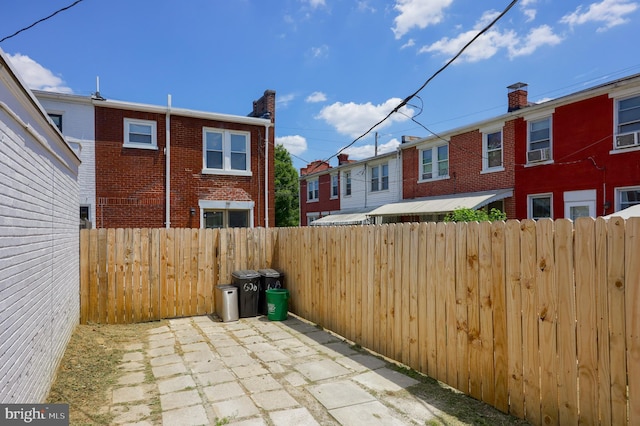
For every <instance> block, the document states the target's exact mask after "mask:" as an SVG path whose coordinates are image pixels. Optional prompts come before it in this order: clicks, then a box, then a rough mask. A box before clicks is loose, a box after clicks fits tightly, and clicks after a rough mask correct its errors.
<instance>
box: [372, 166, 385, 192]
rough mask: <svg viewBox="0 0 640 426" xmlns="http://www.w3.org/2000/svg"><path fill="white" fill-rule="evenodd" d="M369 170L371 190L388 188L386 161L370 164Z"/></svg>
mask: <svg viewBox="0 0 640 426" xmlns="http://www.w3.org/2000/svg"><path fill="white" fill-rule="evenodd" d="M370 172H371V192H376V191H384V190H387V189H389V165H388V164H387V163H384V164H379V165H377V166H372V167H371V169H370Z"/></svg>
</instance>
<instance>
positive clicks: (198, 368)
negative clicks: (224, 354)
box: [187, 359, 227, 373]
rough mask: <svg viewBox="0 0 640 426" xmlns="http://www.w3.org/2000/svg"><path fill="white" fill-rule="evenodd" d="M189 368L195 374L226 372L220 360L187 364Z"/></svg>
mask: <svg viewBox="0 0 640 426" xmlns="http://www.w3.org/2000/svg"><path fill="white" fill-rule="evenodd" d="M187 366H188V367H189V368H190V369H191V371H192V372H193V373H207V372H211V371H218V370H224V369H225V368H227V367H225V366H224V364H222V361H220V360H219V359H213V360H208V361H202V362H187Z"/></svg>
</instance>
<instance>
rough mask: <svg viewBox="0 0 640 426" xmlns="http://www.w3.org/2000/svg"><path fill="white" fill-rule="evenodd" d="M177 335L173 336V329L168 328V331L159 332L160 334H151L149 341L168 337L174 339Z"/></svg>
mask: <svg viewBox="0 0 640 426" xmlns="http://www.w3.org/2000/svg"><path fill="white" fill-rule="evenodd" d="M174 338H175V337H174V336H173V333H172V332H171V330H169V329H168V328H167V331H166V332H164V333H158V334H149V337H148V339H149V342H157V341H160V340H167V339H174Z"/></svg>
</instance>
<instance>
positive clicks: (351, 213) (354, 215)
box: [310, 209, 371, 226]
mask: <svg viewBox="0 0 640 426" xmlns="http://www.w3.org/2000/svg"><path fill="white" fill-rule="evenodd" d="M369 212H371V209H366V210H340V211H338V212H335V213H332V214H330V215H329V216H325V217H321V218H320V219H318V220H314V221H313V222H311V224H310V225H314V226H334V225H368V224H369Z"/></svg>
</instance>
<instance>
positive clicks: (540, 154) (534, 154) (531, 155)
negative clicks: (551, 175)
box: [527, 148, 551, 163]
mask: <svg viewBox="0 0 640 426" xmlns="http://www.w3.org/2000/svg"><path fill="white" fill-rule="evenodd" d="M547 160H551V150H550V149H549V148H542V149H534V150H533V151H527V163H536V162H538V161H547Z"/></svg>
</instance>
